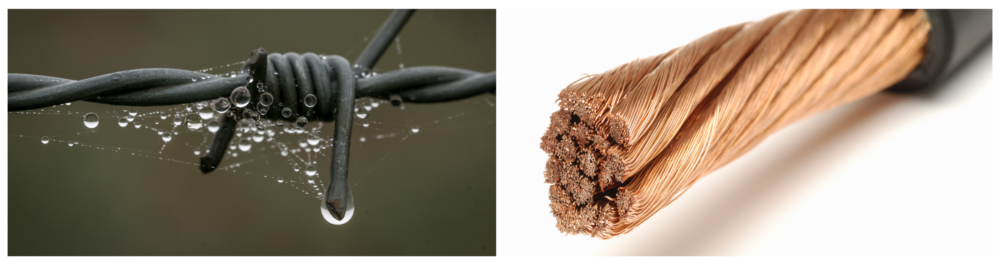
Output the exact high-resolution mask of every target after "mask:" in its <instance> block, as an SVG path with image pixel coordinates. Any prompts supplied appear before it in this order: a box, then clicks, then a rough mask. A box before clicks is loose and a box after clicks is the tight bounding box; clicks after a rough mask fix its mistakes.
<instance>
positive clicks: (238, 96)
mask: <svg viewBox="0 0 1000 265" xmlns="http://www.w3.org/2000/svg"><path fill="white" fill-rule="evenodd" d="M229 100H230V101H232V104H233V105H236V107H237V108H242V107H246V106H247V104H250V91H249V90H247V87H245V86H241V87H237V88H236V89H233V93H232V94H229Z"/></svg>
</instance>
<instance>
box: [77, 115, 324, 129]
mask: <svg viewBox="0 0 1000 265" xmlns="http://www.w3.org/2000/svg"><path fill="white" fill-rule="evenodd" d="M306 125H309V120H308V119H306V116H299V118H298V119H296V120H295V126H296V127H299V129H301V128H305V127H306ZM94 126H97V125H94Z"/></svg>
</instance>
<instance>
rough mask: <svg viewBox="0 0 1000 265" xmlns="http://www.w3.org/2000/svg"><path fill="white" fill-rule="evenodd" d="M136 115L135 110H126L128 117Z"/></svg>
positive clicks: (137, 112)
mask: <svg viewBox="0 0 1000 265" xmlns="http://www.w3.org/2000/svg"><path fill="white" fill-rule="evenodd" d="M136 114H139V111H137V110H135V109H129V110H128V115H130V116H135V115H136Z"/></svg>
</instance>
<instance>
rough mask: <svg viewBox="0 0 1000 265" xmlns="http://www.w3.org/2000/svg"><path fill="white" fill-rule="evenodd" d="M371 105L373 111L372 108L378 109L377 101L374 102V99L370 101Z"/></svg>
mask: <svg viewBox="0 0 1000 265" xmlns="http://www.w3.org/2000/svg"><path fill="white" fill-rule="evenodd" d="M371 104H372V108H373V109H374V108H378V105H379V103H378V101H375V100H374V99H372V103H371Z"/></svg>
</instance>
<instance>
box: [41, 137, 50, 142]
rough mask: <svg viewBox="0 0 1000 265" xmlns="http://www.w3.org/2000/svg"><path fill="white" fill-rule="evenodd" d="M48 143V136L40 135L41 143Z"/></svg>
mask: <svg viewBox="0 0 1000 265" xmlns="http://www.w3.org/2000/svg"><path fill="white" fill-rule="evenodd" d="M48 143H49V137H48V136H42V144H48Z"/></svg>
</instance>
